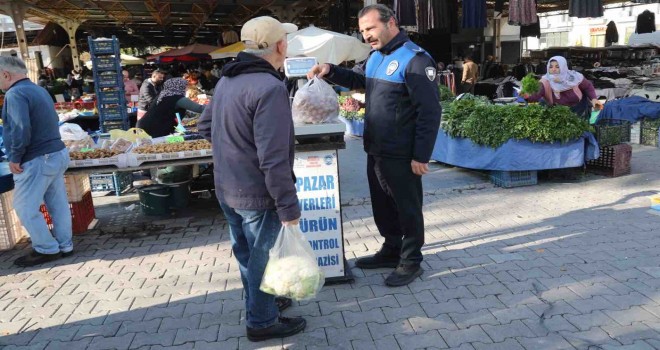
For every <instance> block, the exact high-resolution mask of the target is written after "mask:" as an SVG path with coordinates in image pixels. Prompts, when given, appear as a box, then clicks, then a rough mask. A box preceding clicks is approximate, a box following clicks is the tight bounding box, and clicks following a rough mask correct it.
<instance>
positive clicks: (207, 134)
mask: <svg viewBox="0 0 660 350" xmlns="http://www.w3.org/2000/svg"><path fill="white" fill-rule="evenodd" d="M215 101H216V99H215V98H214V99H213V100H211V103H209V104H208V105H207V106H206V108H204V111H203V112H202V115H201V116H200V117H199V120H198V121H197V132H199V134H200V135H202V137H203V138H204V139H205V140H206V141H208V142H211V143H213V140H212V139H211V125H212V124H211V117H212V116H213V103H214V102H215Z"/></svg>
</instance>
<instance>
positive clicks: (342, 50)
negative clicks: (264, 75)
mask: <svg viewBox="0 0 660 350" xmlns="http://www.w3.org/2000/svg"><path fill="white" fill-rule="evenodd" d="M288 41H289V48H288V50H287V56H289V57H294V56H298V55H302V56H307V57H316V59H317V60H318V61H319V63H332V64H340V63H342V62H344V61H361V60H364V59H365V58H367V55H369V51H370V50H371V47H370V46H369V45H367V44H364V43H362V42H361V41H360V40H358V39H357V38H354V37H352V36H350V35H344V34H340V33H336V32H331V31H329V30H324V29H321V28H317V27H314V26H310V27H307V28H305V29H301V30H299V31H297V32H294V33H291V34H289V36H288Z"/></svg>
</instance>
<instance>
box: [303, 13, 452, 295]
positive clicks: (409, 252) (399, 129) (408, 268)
mask: <svg viewBox="0 0 660 350" xmlns="http://www.w3.org/2000/svg"><path fill="white" fill-rule="evenodd" d="M358 24H359V27H360V31H361V32H362V35H363V37H364V39H365V41H366V42H367V43H369V44H370V45H371V47H372V49H373V50H372V52H371V54H370V56H369V58H368V59H367V61H366V62H365V63H363V64H361V65H359V66H357V67H356V69H353V70H348V69H343V68H340V67H338V66H335V65H331V64H322V65H317V66H314V67H313V68H312V70H311V71H310V72H309V73H308V78H310V79H311V78H312V77H313V76H314V75H316V76H319V77H325V78H326V79H327V80H328V81H330V82H332V83H335V84H338V85H342V86H345V87H348V88H350V89H364V88H366V102H367V111H366V116H365V130H364V150H365V151H366V152H367V154H368V157H367V178H368V182H369V190H370V192H371V203H372V204H371V206H372V210H373V214H374V220H375V222H376V226H377V227H378V231H379V232H380V234H381V236H383V237H384V238H385V242H384V243H383V246H382V248H381V249H380V251H379V252H378V253H376V254H375V255H374V256H370V257H365V258H360V259H358V260H357V261H356V263H355V266H357V267H359V268H363V269H373V268H383V267H393V268H396V269H395V270H394V272H392V274H390V275H389V276H388V277H387V279H386V280H385V284H387V285H389V286H401V285H406V284H408V283H410V282H412V281H413V280H414V279H415V278H417V277H418V276H420V275H421V274H422V272H423V270H422V268H421V266H420V264H421V262H422V259H423V258H422V246H423V245H424V218H423V216H422V199H423V193H422V175H424V174H426V173H428V172H429V168H428V162H429V159H430V157H431V153H432V151H433V146H434V144H435V139H436V136H437V134H438V128H439V126H440V115H441V110H440V104H439V96H438V86H437V84H436V83H435V79H436V65H435V62H434V61H433V59H432V58H431V56H430V55H429V54H428V53H427V52H426V51H425V50H424V49H422V48H421V47H419V46H417V45H416V44H414V43H413V42H411V41H410V40H409V39H408V37H407V35H406V34H405V33H404V32H403V31H401V30H399V28H398V26H397V22H396V19H395V17H394V13H393V12H392V10H391V9H390V8H388V7H387V6H384V5H380V4H378V5H369V6H366V7H365V8H363V9H362V10H360V12H359V13H358Z"/></svg>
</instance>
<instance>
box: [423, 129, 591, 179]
mask: <svg viewBox="0 0 660 350" xmlns="http://www.w3.org/2000/svg"><path fill="white" fill-rule="evenodd" d="M598 156H599V149H598V142H596V139H595V138H594V136H593V135H592V134H591V133H585V134H584V135H583V136H582V137H580V138H579V139H577V140H574V141H569V142H566V143H559V142H554V143H533V142H531V141H528V140H509V141H507V142H506V143H505V144H503V145H502V146H500V147H498V148H490V147H486V146H481V145H477V144H475V143H474V142H472V140H470V139H467V138H453V137H451V136H449V135H447V133H446V132H445V131H444V130H442V129H440V131H439V132H438V137H437V139H436V141H435V147H434V148H433V153H432V155H431V159H433V160H436V161H438V162H442V163H446V164H450V165H455V166H459V167H463V168H468V169H478V170H499V171H526V170H546V169H562V168H572V167H579V166H582V165H584V164H585V162H586V161H588V160H592V159H597V158H598Z"/></svg>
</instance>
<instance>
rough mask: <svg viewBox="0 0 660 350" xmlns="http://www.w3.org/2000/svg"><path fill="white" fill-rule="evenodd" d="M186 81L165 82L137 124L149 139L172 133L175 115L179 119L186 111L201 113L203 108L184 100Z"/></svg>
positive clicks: (175, 122) (176, 79)
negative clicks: (154, 100)
mask: <svg viewBox="0 0 660 350" xmlns="http://www.w3.org/2000/svg"><path fill="white" fill-rule="evenodd" d="M187 87H188V81H186V80H185V79H182V78H172V79H169V80H167V81H166V82H165V84H164V87H163V91H161V92H160V94H159V95H158V99H156V103H153V104H152V105H151V107H150V108H149V111H147V114H146V115H145V116H144V117H143V118H142V119H140V120H138V122H137V127H138V128H141V129H143V130H144V131H146V132H147V134H149V135H150V136H151V137H161V136H166V135H169V134H171V133H173V132H174V128H175V127H176V125H177V118H176V113H179V116H180V117H181V118H183V117H184V115H185V114H186V110H188V111H192V112H195V113H202V111H203V110H204V106H203V105H200V104H197V103H195V102H193V101H191V100H190V99H188V98H186V97H185V96H186V88H187Z"/></svg>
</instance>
